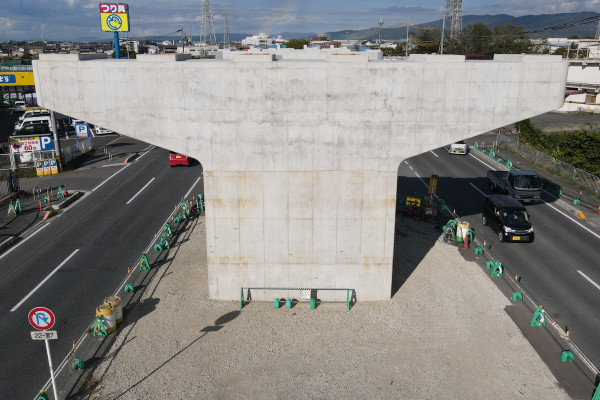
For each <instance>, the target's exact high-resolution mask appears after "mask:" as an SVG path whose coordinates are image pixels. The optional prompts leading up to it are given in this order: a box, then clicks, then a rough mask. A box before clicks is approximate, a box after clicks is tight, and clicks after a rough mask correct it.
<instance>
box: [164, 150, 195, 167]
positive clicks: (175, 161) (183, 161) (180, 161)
mask: <svg viewBox="0 0 600 400" xmlns="http://www.w3.org/2000/svg"><path fill="white" fill-rule="evenodd" d="M175 165H185V166H186V167H189V166H190V161H189V160H188V158H187V156H184V155H183V154H178V153H175V152H173V151H171V152H170V153H169V166H170V167H174V166H175Z"/></svg>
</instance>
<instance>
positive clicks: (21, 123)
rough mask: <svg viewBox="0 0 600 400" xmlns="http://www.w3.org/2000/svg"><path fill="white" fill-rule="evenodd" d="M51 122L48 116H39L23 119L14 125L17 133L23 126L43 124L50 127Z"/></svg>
mask: <svg viewBox="0 0 600 400" xmlns="http://www.w3.org/2000/svg"><path fill="white" fill-rule="evenodd" d="M51 121H52V119H51V118H50V115H39V116H35V117H29V118H25V119H23V120H19V121H17V123H16V124H15V131H18V130H19V129H21V128H23V127H24V126H25V125H31V124H40V123H45V124H46V125H48V126H50V124H51Z"/></svg>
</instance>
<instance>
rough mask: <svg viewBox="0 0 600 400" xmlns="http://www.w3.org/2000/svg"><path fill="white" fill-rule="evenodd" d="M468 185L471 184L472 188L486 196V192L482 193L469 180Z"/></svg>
mask: <svg viewBox="0 0 600 400" xmlns="http://www.w3.org/2000/svg"><path fill="white" fill-rule="evenodd" d="M469 185H471V186H473V189H475V190H477V191H478V192H479V193H481V194H482V195H483V196H484V197H485V196H487V194H485V193H483V192H482V191H481V190H479V188H478V187H477V186H475V185H473V184H472V183H471V182H469Z"/></svg>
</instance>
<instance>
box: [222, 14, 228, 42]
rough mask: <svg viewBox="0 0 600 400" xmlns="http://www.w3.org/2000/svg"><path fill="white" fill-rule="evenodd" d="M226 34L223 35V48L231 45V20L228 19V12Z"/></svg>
mask: <svg viewBox="0 0 600 400" xmlns="http://www.w3.org/2000/svg"><path fill="white" fill-rule="evenodd" d="M224 17H225V34H224V35H223V48H224V49H225V48H227V47H229V20H228V19H227V13H225V16H224Z"/></svg>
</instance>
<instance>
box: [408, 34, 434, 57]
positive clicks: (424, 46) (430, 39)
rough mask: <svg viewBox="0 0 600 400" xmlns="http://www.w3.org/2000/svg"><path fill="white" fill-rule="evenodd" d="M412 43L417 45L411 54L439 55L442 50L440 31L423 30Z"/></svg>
mask: <svg viewBox="0 0 600 400" xmlns="http://www.w3.org/2000/svg"><path fill="white" fill-rule="evenodd" d="M412 41H413V42H414V43H415V44H416V47H414V48H413V49H412V50H411V53H418V54H424V53H437V52H438V51H439V49H440V31H439V30H422V31H421V33H419V35H418V36H416V37H414V38H413V39H412Z"/></svg>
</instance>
